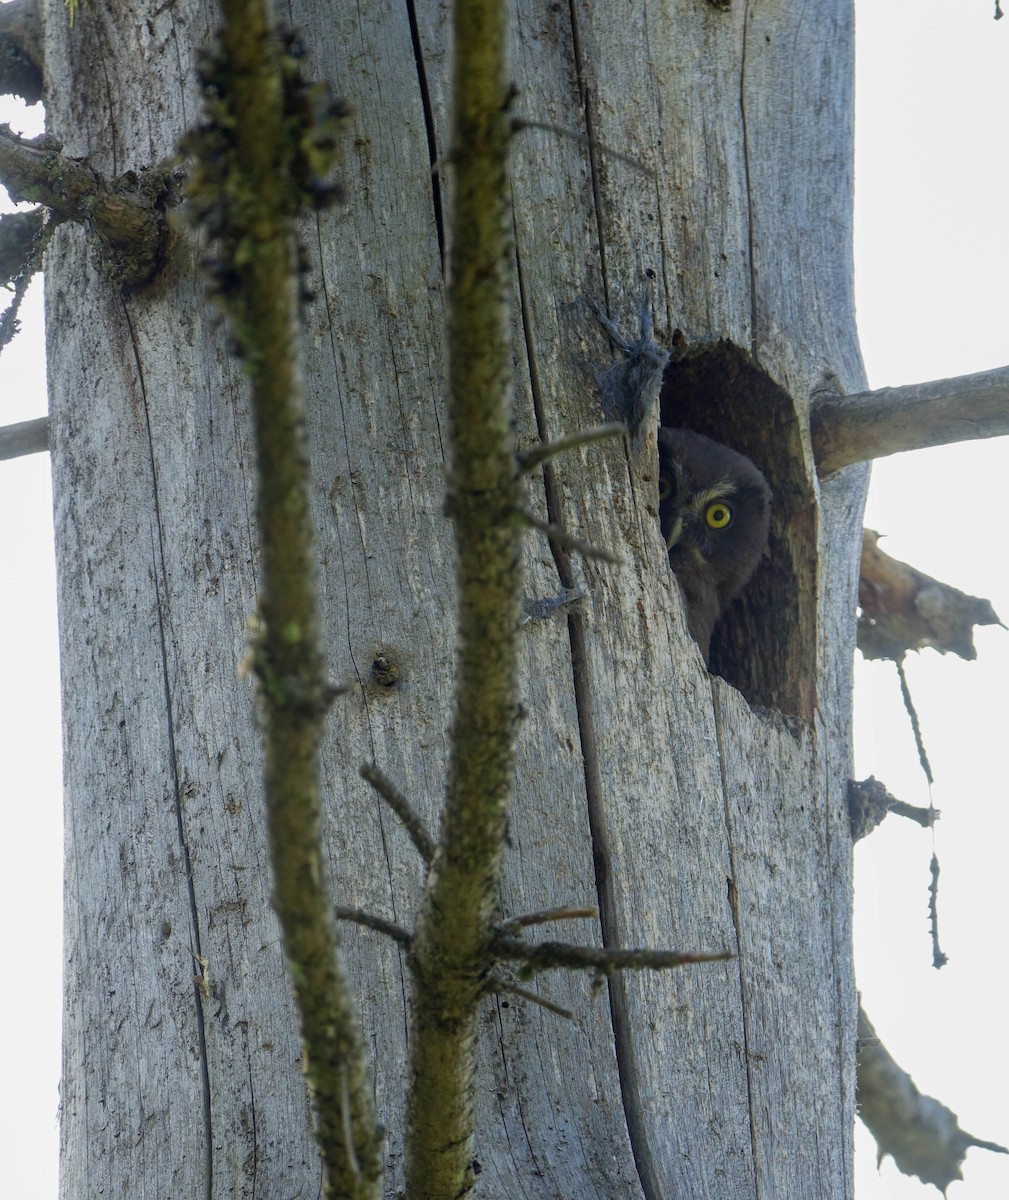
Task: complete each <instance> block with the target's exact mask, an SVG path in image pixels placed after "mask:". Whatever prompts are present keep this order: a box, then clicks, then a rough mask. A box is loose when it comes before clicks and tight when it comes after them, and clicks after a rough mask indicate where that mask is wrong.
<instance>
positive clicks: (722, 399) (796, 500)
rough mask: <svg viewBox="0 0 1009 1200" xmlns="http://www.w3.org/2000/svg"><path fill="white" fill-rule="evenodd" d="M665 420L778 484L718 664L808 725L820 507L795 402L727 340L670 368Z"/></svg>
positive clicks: (754, 701)
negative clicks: (718, 445)
mask: <svg viewBox="0 0 1009 1200" xmlns="http://www.w3.org/2000/svg"><path fill="white" fill-rule="evenodd" d="M660 420H661V422H662V424H663V425H670V426H672V427H674V428H683V429H692V430H694V431H695V432H697V433H701V434H704V436H705V437H710V438H713V439H714V440H715V441H717V442H722V443H723V444H724V445H726V446H731V447H732V449H734V450H738V451H739V452H740V453H742V454H745V455H746V456H747V457H748V458H749V459H751V461H752V462H753V463H754V464H755V465H756V466H757V467H759V468H760V470H761V471H762V472H763V474H764V477H765V478H766V479H767V482H768V484H769V485H770V487H771V492H772V504H771V532H770V537H769V541H768V548H767V551H766V552H765V554H764V557H763V559H762V560H761V562H760V565H759V566H758V567H757V570H756V572H755V573H754V575H753V578H752V579H751V580H750V582H749V583H748V584H747V585H746V587H745V588H744V589H743V592H742V594H741V595H740V596H738V597H737V598H736V599H735V600H734V601H732V603H731V604H730V605H729V607H728V609H727V610H726V611H725V613H723V614H722V617H721V618H720V620H719V621H718V623H717V624H716V626H715V631H714V634H713V636H712V639H711V651H710V663H709V667H710V670H711V672H712V674H715V675H720V676H721V677H722V678H723V679H725V680H726V681H727V682H728V683H731V684H732V686H733V687H735V688H736V689H737V690H738V691H740V692H742V694H743V695H744V696H745V697H746V698H747V700H748V701H749V702H750V704H751V705H755V706H764V707H767V708H773V709H776V710H778V711H779V712H782V713H787V714H790V715H793V716H798V717H801V718H803V719H806V720H808V719H810V718H811V717H812V713H813V707H814V704H815V697H816V686H815V682H816V681H815V667H816V636H815V635H816V604H815V598H816V589H815V580H816V504H815V496H814V493H813V488H812V485H811V481H810V479H809V478H807V475H806V461H807V457H808V455H807V453H806V451H805V450H804V440H803V430H802V428H801V426H800V421H799V417H798V416H797V414H796V411H795V405H794V403H793V401H792V398H791V397H790V396H789V395H788V393H787V392H786V391H785V390H784V389H783V388H781V387H780V386H779V385H778V384H777V383H775V382H774V380H773V379H771V378H770V377H769V376H768V375H767V374H765V373H764V372H763V371H761V370H760V369H759V368H758V367H756V366H754V364H753V362H752V360H751V359H750V357H749V355H748V354H746V353H745V352H744V351H742V350H740V349H739V348H738V347H737V346H734V345H733V344H732V343H730V342H725V341H723V342H719V343H718V344H717V345H714V346H710V345H709V346H705V347H699V348H696V349H694V348H692V349H690V350H688V351H687V352H686V354H685V355H684V356H683V357H681V358H679V359H677V361H675V362H671V363H670V364H669V366H668V367H667V368H666V372H665V375H664V377H663V381H662V392H661V397H660Z"/></svg>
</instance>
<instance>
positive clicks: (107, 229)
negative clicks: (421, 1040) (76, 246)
mask: <svg viewBox="0 0 1009 1200" xmlns="http://www.w3.org/2000/svg"><path fill="white" fill-rule="evenodd" d="M0 181H2V182H3V184H4V186H5V187H6V188H7V190H8V191H9V192H10V195H11V199H12V200H15V201H18V200H31V201H34V202H35V203H36V204H43V205H45V207H46V208H48V209H49V210H50V211H51V212H52V213H54V214H55V215H56V216H57V217H59V218H61V219H62V220H65V221H77V222H79V223H82V224H86V225H87V228H88V229H89V231H92V232H93V233H94V235H95V236H96V237H97V239H98V241H99V243H100V244H101V246H102V248H103V254H102V256H101V260H100V261H101V264H102V267H103V270H104V272H105V274H106V275H108V276H109V278H113V279H115V280H116V281H117V282H119V283H122V284H124V285H125V286H128V287H137V286H139V285H141V284H143V283H146V282H147V281H148V280H150V279H151V278H152V277H153V276H154V275H155V274H156V273H157V271H158V270H159V269H160V267H161V265H162V263H163V261H164V255H165V250H166V247H167V244H168V237H169V231H168V223H167V218H166V213H165V208H166V204H167V199H168V196H169V194H170V192H171V187H172V174H171V172H170V171H169V170H167V169H158V168H152V169H150V170H148V171H144V172H134V171H128V172H126V173H125V174H123V175H120V176H118V177H117V178H115V179H106V178H105V176H103V175H101V174H100V173H99V172H98V171H96V170H95V169H94V168H93V167H92V166H91V165H90V163H89V162H88V161H87V159H85V158H68V157H67V156H66V155H64V154H63V153H62V146H61V145H60V143H59V142H58V141H55V140H54V139H53V138H51V137H50V136H49V135H48V134H43V135H42V136H41V137H38V138H34V139H30V138H22V137H19V136H18V135H17V134H16V133H14V132H13V131H12V130H11V128H10V126H9V125H0Z"/></svg>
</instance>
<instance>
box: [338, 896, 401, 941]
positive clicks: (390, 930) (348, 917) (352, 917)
mask: <svg viewBox="0 0 1009 1200" xmlns="http://www.w3.org/2000/svg"><path fill="white" fill-rule="evenodd" d="M333 915H334V916H335V917H336V919H337V920H338V921H352V922H353V923H354V924H355V925H363V926H364V927H365V928H366V929H374V930H375V932H376V933H384V934H385V935H386V936H387V937H391V938H392V939H393V941H395V942H399V943H401V945H404V946H409V945H410V943H411V942H412V941H413V935H412V934H411V933H410V932H409V931H408V930H406V929H404V928H403V926H402V925H396V924H395V923H394V922H393V921H387V920H386V919H385V917H376V916H375V914H374V913H367V912H365V911H364V909H362V908H343V907H342V906H341V905H339V904H338V905H336V907H335V908H334V909H333Z"/></svg>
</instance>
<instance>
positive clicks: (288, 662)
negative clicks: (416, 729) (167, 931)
mask: <svg viewBox="0 0 1009 1200" xmlns="http://www.w3.org/2000/svg"><path fill="white" fill-rule="evenodd" d="M223 10H224V26H223V28H222V31H221V34H220V38H219V42H218V45H217V47H216V48H215V49H214V51H213V52H211V53H208V54H207V55H205V56H204V58H203V61H202V63H201V66H200V79H201V83H202V85H203V92H204V100H205V119H204V121H203V123H202V125H201V126H200V128H199V129H198V130H196V131H195V132H194V133H193V134H191V135H190V136H189V137H188V138H187V139H186V141H185V143H184V147H183V148H184V150H185V151H186V152H187V153H188V154H189V155H191V157H192V159H193V169H192V172H191V175H190V178H189V187H188V192H189V198H190V211H191V214H192V216H193V218H194V220H197V221H199V222H200V224H201V225H202V227H203V228H204V230H205V231H206V233H207V234H208V235H209V237H210V239H211V242H212V244H213V256H212V258H211V260H210V262H209V264H208V266H209V270H210V275H211V279H212V281H213V289H214V292H215V294H216V297H217V299H218V301H219V302H220V303H221V305H222V307H223V308H224V310H225V312H226V313H227V315H228V317H229V319H230V321H231V325H232V328H233V331H234V333H235V338H236V342H237V344H238V348H239V351H240V353H241V355H242V358H243V362H244V365H245V368H246V372H247V374H248V377H249V380H250V385H251V406H252V414H253V427H254V431H255V440H256V461H257V467H258V476H259V481H258V482H259V490H258V498H257V508H256V515H257V522H258V526H259V536H260V543H261V564H262V587H261V591H260V596H259V612H258V619H257V627H258V628H257V633H256V637H255V641H254V645H253V649H252V668H253V670H254V671H255V673H256V675H257V677H258V679H259V684H260V689H259V690H260V698H261V703H262V713H263V722H262V724H263V737H264V751H265V801H266V819H267V829H268V835H269V842H270V857H271V861H272V865H273V896H274V906H275V908H276V911H277V916H278V919H279V921H280V927H281V933H282V937H283V943H284V953H285V956H286V958H287V961H288V962H289V964H290V968H291V976H292V980H293V984H294V992H295V997H296V1000H297V1004H298V1010H299V1014H300V1019H301V1036H302V1043H303V1046H304V1054H305V1073H306V1077H307V1080H308V1084H309V1088H310V1090H311V1093H312V1098H313V1100H314V1108H315V1116H316V1129H315V1134H316V1140H317V1142H318V1144H319V1148H320V1151H321V1154H322V1160H323V1168H324V1182H323V1195H324V1196H325V1197H327V1198H333V1197H337V1196H339V1197H351V1198H353V1200H377V1197H378V1196H379V1194H380V1192H381V1176H382V1155H381V1144H382V1142H381V1133H380V1131H379V1128H378V1124H377V1121H376V1119H375V1112H374V1100H373V1095H372V1082H371V1077H370V1076H371V1073H370V1070H369V1067H368V1063H367V1061H366V1056H365V1052H364V1044H363V1039H362V1035H361V1029H360V1023H359V1020H358V1016H357V1013H356V1011H355V1009H354V1006H353V1003H352V1000H351V997H350V993H349V987H348V982H347V978H346V973H345V970H344V966H343V961H342V958H341V955H340V950H339V943H338V939H337V934H336V924H335V919H334V911H333V906H332V901H331V898H330V896H329V894H328V891H327V889H326V887H325V882H324V880H325V872H324V870H323V866H322V845H321V834H320V814H321V798H320V780H319V741H320V737H321V729H322V723H323V721H324V719H325V715H326V711H327V709H328V707H329V704H330V702H331V701H332V699H333V695H334V689H332V688H331V687H330V686H329V685H328V683H327V681H326V677H325V673H324V663H323V657H322V650H321V644H320V634H319V614H318V602H317V594H316V574H315V563H316V550H315V537H314V530H313V528H312V520H311V513H310V506H309V487H308V463H307V455H306V451H305V446H304V440H303V429H302V397H301V391H300V385H299V380H298V372H297V362H296V360H297V351H296V345H297V338H298V304H299V290H300V289H299V254H298V248H297V244H296V238H295V234H294V229H293V218H294V217H295V216H296V214H297V213H298V212H299V211H300V210H301V209H302V208H303V207H304V206H305V205H314V206H319V205H321V204H324V203H329V202H331V201H332V200H333V199H335V198H336V195H337V190H336V188H335V187H334V186H333V185H331V184H328V183H327V182H326V180H325V176H326V174H328V171H329V169H330V168H331V167H332V164H333V162H334V160H335V156H336V149H337V134H338V131H339V125H340V122H341V120H342V118H343V116H345V115H346V108H345V106H343V105H342V104H340V103H339V102H337V101H331V100H329V99H328V93H327V92H326V91H325V89H323V88H318V87H314V86H313V85H311V84H309V83H308V81H307V80H306V79H305V78H304V76H303V74H302V72H301V66H300V60H301V57H302V55H301V51H300V48H299V47H298V45H297V43H296V42H295V40H294V39H293V38H292V37H291V36H290V35H283V34H277V33H276V32H275V31H274V30H273V28H272V27H271V25H270V24H269V18H268V12H267V8H266V6H265V4H263V3H262V0H250V2H248V3H243V2H241V0H226V2H225V3H224V5H223Z"/></svg>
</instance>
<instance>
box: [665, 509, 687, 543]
mask: <svg viewBox="0 0 1009 1200" xmlns="http://www.w3.org/2000/svg"><path fill="white" fill-rule="evenodd" d="M682 533H683V518H682V517H681V516H678V517H677V518H676V519H675V520H674V521H673V523H672V525H671V526H670V527H669V532H668V533H667V534H666V549H667V550H672V548H673V547H674V546H675V545H676V543H677V542H678V541H679V540H680V537H681V535H682Z"/></svg>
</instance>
